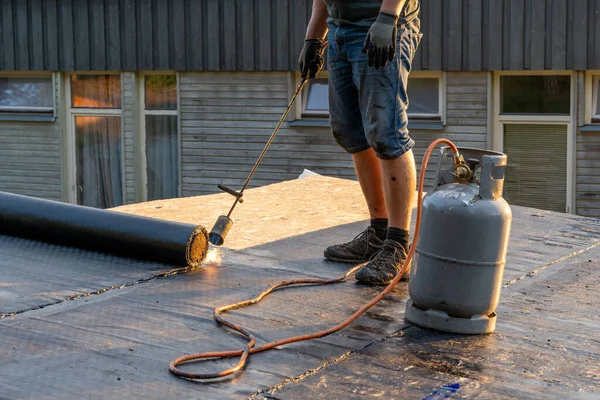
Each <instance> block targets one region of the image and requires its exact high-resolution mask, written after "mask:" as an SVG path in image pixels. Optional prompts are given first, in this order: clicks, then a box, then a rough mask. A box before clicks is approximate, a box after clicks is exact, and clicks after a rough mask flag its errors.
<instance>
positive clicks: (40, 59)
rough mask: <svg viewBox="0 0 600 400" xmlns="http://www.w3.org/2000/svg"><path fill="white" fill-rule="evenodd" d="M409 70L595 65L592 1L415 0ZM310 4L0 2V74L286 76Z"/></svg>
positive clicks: (598, 53)
mask: <svg viewBox="0 0 600 400" xmlns="http://www.w3.org/2000/svg"><path fill="white" fill-rule="evenodd" d="M421 3H422V4H421V10H422V11H421V20H422V31H423V33H424V37H423V40H422V42H421V46H420V47H419V50H418V51H417V54H416V56H415V61H414V68H415V69H417V70H444V71H491V70H546V69H557V70H565V69H581V70H582V69H600V19H599V18H597V15H598V13H599V12H600V0H421ZM311 4H312V0H169V1H165V0H0V70H17V71H19V70H21V71H26V70H53V71H54V70H61V71H72V70H78V71H87V70H113V71H120V70H123V71H135V70H178V71H186V70H187V71H289V70H295V69H297V57H298V54H299V53H300V50H301V46H302V43H303V39H304V34H305V31H306V26H307V23H308V20H309V18H310V13H311Z"/></svg>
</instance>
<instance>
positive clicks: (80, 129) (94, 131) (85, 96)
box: [69, 75, 123, 208]
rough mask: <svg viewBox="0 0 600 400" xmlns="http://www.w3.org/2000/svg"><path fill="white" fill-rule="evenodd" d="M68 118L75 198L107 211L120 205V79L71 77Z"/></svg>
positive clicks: (110, 77)
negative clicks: (72, 154)
mask: <svg viewBox="0 0 600 400" xmlns="http://www.w3.org/2000/svg"><path fill="white" fill-rule="evenodd" d="M69 83H70V96H69V99H70V109H69V112H70V115H71V124H72V127H73V128H72V132H71V134H72V137H73V138H74V140H73V147H74V161H75V165H74V176H72V182H73V183H74V185H73V189H74V192H75V193H74V196H73V197H74V199H73V200H76V202H77V204H79V205H84V206H89V207H96V208H109V207H116V206H120V205H122V204H123V172H122V171H123V167H122V136H121V77H120V76H119V75H72V76H71V77H70V81H69Z"/></svg>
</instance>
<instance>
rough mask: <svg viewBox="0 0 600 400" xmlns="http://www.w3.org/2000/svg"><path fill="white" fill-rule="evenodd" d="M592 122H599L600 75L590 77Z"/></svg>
mask: <svg viewBox="0 0 600 400" xmlns="http://www.w3.org/2000/svg"><path fill="white" fill-rule="evenodd" d="M592 79H593V80H592V90H593V92H592V96H593V97H592V122H596V123H597V122H600V101H599V100H600V96H599V95H600V75H596V76H594V77H593V78H592Z"/></svg>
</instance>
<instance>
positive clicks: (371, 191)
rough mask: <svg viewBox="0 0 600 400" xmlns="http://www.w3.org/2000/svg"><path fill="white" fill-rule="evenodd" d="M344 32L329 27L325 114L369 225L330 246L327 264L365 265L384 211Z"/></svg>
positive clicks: (378, 240)
mask: <svg viewBox="0 0 600 400" xmlns="http://www.w3.org/2000/svg"><path fill="white" fill-rule="evenodd" d="M347 32H348V31H347V30H346V29H343V28H339V27H337V26H335V25H333V24H331V25H330V28H329V38H328V40H329V46H328V49H327V51H328V57H327V58H328V71H329V114H330V124H331V129H332V132H333V136H334V138H335V140H336V141H337V143H338V144H339V145H340V146H341V147H342V148H343V149H344V150H345V151H346V152H348V153H349V154H351V155H352V159H353V161H354V167H355V170H356V175H357V177H358V180H359V182H360V185H361V188H362V190H363V194H364V196H365V200H366V202H367V204H368V207H369V214H370V215H371V224H370V226H369V227H367V228H366V229H365V230H364V231H363V232H361V233H360V234H359V235H358V236H356V237H355V238H354V239H353V240H351V241H350V242H348V243H342V244H338V245H334V246H330V247H328V248H327V249H325V252H324V256H325V258H327V259H328V260H331V261H337V262H348V263H356V264H358V263H362V262H366V261H368V260H369V259H370V258H371V256H372V255H373V254H375V253H376V252H377V251H379V250H380V249H381V247H382V246H383V241H384V239H385V236H386V234H387V211H386V207H385V200H384V194H383V187H382V185H381V164H380V162H379V159H378V157H377V156H376V155H375V152H374V151H373V149H371V148H370V147H371V146H370V145H369V142H368V141H367V139H366V137H365V132H364V128H363V125H362V117H361V111H360V105H359V96H360V94H359V92H358V89H357V88H356V82H355V81H354V76H353V71H352V65H351V63H350V62H349V60H348V58H347V50H346V44H347V43H348V40H349V39H352V38H348V37H347V35H346V34H347Z"/></svg>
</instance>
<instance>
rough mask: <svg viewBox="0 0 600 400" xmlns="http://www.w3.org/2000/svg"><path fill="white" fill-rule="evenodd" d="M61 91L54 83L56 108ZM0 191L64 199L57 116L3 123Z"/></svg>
mask: <svg viewBox="0 0 600 400" xmlns="http://www.w3.org/2000/svg"><path fill="white" fill-rule="evenodd" d="M58 93H59V90H58V83H55V96H56V98H57V100H56V104H57V105H56V107H57V108H58V107H59V106H58V104H59V101H58ZM57 111H60V110H57ZM0 191H3V192H9V193H16V194H21V195H25V196H33V197H40V198H45V199H50V200H57V201H60V200H62V194H61V193H62V190H61V138H60V119H59V118H58V117H57V119H56V120H55V121H54V122H22V121H15V122H6V121H2V122H0Z"/></svg>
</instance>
